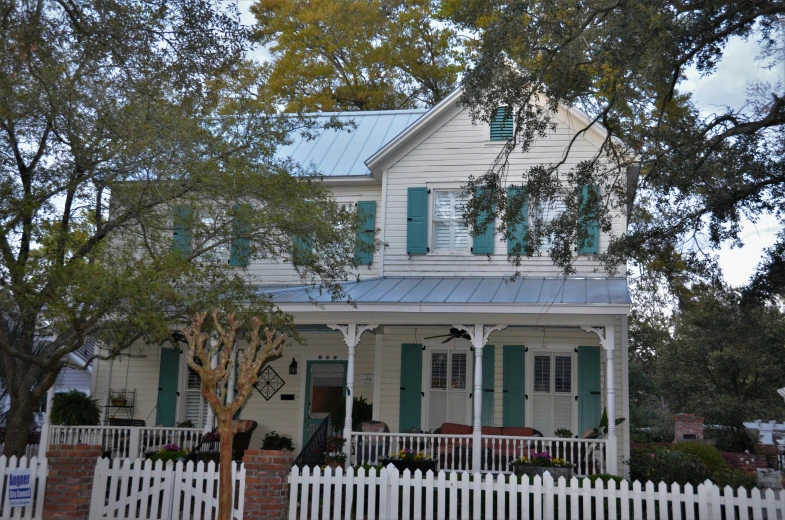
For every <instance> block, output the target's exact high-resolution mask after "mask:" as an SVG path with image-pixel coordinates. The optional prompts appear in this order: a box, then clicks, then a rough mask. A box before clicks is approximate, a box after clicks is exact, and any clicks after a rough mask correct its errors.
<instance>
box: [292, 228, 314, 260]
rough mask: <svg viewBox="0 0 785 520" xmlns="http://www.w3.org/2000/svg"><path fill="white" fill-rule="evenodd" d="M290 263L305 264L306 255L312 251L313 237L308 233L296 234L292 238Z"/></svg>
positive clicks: (308, 255)
mask: <svg viewBox="0 0 785 520" xmlns="http://www.w3.org/2000/svg"><path fill="white" fill-rule="evenodd" d="M293 242H294V246H293V249H292V263H293V264H294V265H305V264H307V263H308V257H310V256H311V254H312V253H313V237H312V236H311V235H310V234H308V235H301V236H296V237H294V239H293Z"/></svg>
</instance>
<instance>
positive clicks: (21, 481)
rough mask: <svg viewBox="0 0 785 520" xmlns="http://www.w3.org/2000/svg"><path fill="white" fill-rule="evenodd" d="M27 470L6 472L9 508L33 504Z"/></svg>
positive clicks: (30, 482)
mask: <svg viewBox="0 0 785 520" xmlns="http://www.w3.org/2000/svg"><path fill="white" fill-rule="evenodd" d="M32 482H33V481H32V479H31V478H30V470H29V469H17V470H13V471H9V472H8V505H9V506H11V507H22V506H30V505H32V504H33V486H32Z"/></svg>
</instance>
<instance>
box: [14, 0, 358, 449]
mask: <svg viewBox="0 0 785 520" xmlns="http://www.w3.org/2000/svg"><path fill="white" fill-rule="evenodd" d="M3 24H4V25H3V42H4V43H3V45H2V46H0V62H2V63H4V64H8V67H9V68H8V70H6V75H5V77H6V78H7V81H3V82H0V99H2V110H0V112H1V113H2V125H3V127H4V128H5V131H3V133H2V136H0V150H2V155H3V157H14V158H15V159H14V160H12V161H3V162H2V164H0V193H2V197H0V199H2V203H0V227H2V229H3V233H0V250H2V252H3V253H2V255H0V280H2V283H0V350H2V352H3V354H4V356H5V357H6V358H7V359H11V360H13V361H14V362H13V363H6V366H5V371H6V372H7V376H8V379H9V380H10V381H14V384H13V385H8V387H7V390H8V392H9V395H10V401H11V404H10V410H11V413H12V414H14V416H15V417H22V418H24V420H20V421H14V425H13V427H12V428H10V429H9V430H8V432H7V434H8V435H7V438H6V443H5V450H6V454H7V455H10V454H11V452H14V453H15V454H17V455H21V450H23V449H24V444H25V443H24V442H21V440H22V435H24V436H26V433H27V432H26V430H27V426H26V425H25V424H24V423H25V422H32V416H33V410H34V409H35V407H36V406H37V405H38V404H39V403H40V402H41V400H42V399H43V398H44V396H45V395H46V391H47V389H48V388H49V387H51V386H52V385H53V384H54V382H55V380H56V377H57V375H58V373H59V372H60V370H61V369H62V368H63V367H64V366H65V365H66V362H67V360H68V359H69V354H70V353H72V352H74V351H76V350H77V349H79V348H80V347H82V346H83V345H84V342H85V338H87V337H93V338H96V339H99V340H101V342H102V345H103V346H104V348H105V351H104V352H103V354H104V355H109V356H111V355H118V354H122V353H126V352H127V351H128V349H129V348H130V347H131V345H137V346H135V347H134V348H139V347H138V345H141V344H144V343H147V344H152V345H160V344H161V343H162V342H164V341H169V340H170V339H171V331H172V325H173V324H177V325H178V326H179V325H180V324H181V323H182V322H183V320H184V319H187V318H188V317H190V316H193V313H194V312H195V311H203V310H205V309H213V308H216V309H218V310H220V311H222V312H229V311H233V310H235V311H237V313H238V319H240V320H246V319H247V318H249V317H250V316H259V317H260V318H261V319H262V320H263V322H264V324H265V325H268V326H270V327H271V328H275V329H276V330H278V331H281V332H292V327H291V317H290V316H285V315H282V314H281V313H280V312H277V311H275V310H274V309H273V307H272V306H271V304H270V302H269V299H268V297H267V296H266V295H264V294H262V293H261V292H260V291H258V290H257V288H258V287H259V286H264V285H266V283H265V280H264V279H262V278H261V277H259V276H256V275H254V274H253V273H252V272H248V271H247V270H244V269H243V268H242V267H234V266H231V265H228V263H227V262H226V259H225V258H224V256H223V252H224V251H226V250H227V249H228V248H230V247H231V244H232V242H233V241H234V240H235V239H237V240H242V241H243V243H244V244H245V243H247V247H244V253H247V257H248V259H249V261H251V262H253V261H258V260H260V259H269V258H275V259H276V260H277V261H281V262H291V260H292V256H293V254H294V251H293V250H294V241H293V237H295V236H301V235H303V234H308V235H309V236H310V237H311V243H312V250H311V251H310V252H309V254H308V255H306V258H305V259H304V261H302V262H300V263H299V264H298V266H297V272H298V274H299V275H300V277H301V278H302V279H303V281H304V282H306V283H315V284H317V285H321V286H322V287H323V288H324V289H325V290H327V291H328V292H333V293H338V292H340V290H341V289H340V285H339V281H342V280H345V279H347V278H349V273H350V272H351V269H352V267H353V265H354V242H355V237H354V225H355V222H356V220H357V216H356V214H355V212H354V211H353V210H351V209H347V208H345V207H343V206H342V205H338V204H337V203H335V201H334V199H333V197H332V196H331V194H330V193H329V191H328V190H326V189H325V188H324V186H323V185H322V183H321V182H320V181H318V179H317V178H316V176H315V172H313V171H312V170H311V169H310V168H309V167H302V166H300V165H297V164H293V163H291V162H289V161H283V160H279V159H276V158H275V157H274V151H275V150H276V149H277V148H278V147H279V146H280V145H281V144H282V143H284V142H286V140H287V139H288V135H289V134H290V133H291V132H293V131H302V132H305V133H309V132H312V131H313V130H314V129H315V123H314V121H312V120H305V119H299V118H296V117H284V116H281V115H278V114H276V112H277V105H274V104H269V103H268V100H267V98H265V97H264V95H263V94H264V91H265V89H264V81H265V74H266V73H265V70H264V68H263V67H258V66H256V65H255V64H253V63H251V62H248V61H247V60H245V59H244V53H245V51H246V50H248V48H249V46H250V42H249V41H248V29H247V28H246V27H244V26H243V25H241V24H240V22H239V17H237V16H236V6H233V5H229V4H224V3H220V2H212V1H209V0H193V1H191V0H173V1H171V2H166V8H160V5H158V4H155V3H150V2H146V3H145V2H142V3H139V2H136V1H133V0H119V1H114V2H82V3H78V4H65V3H62V2H58V1H55V0H44V1H42V2H41V3H40V4H39V5H37V6H34V7H31V4H29V2H14V3H11V4H9V5H8V8H7V9H4V11H3ZM20 56H24V59H20ZM182 207H187V208H189V209H188V211H185V212H180V213H179V214H180V215H181V216H182V217H183V218H181V219H179V220H178V222H177V224H175V221H174V218H173V217H174V214H175V208H182ZM235 220H237V221H238V222H242V223H243V225H242V226H236V225H235V224H234V221H235ZM186 229H187V230H188V236H185V237H183V236H181V235H179V233H181V232H185V231H184V230H186ZM175 231H177V232H178V237H179V238H181V239H182V240H180V241H179V242H178V243H179V244H180V245H181V246H183V251H173V237H174V232H175ZM189 238H190V240H189ZM110 246H111V247H110ZM244 256H245V255H244ZM195 288H198V290H196V289H195ZM246 323H250V320H249V321H246ZM14 328H18V329H19V331H20V332H19V334H12V333H11V331H12V330H13V329H14ZM44 337H45V338H54V339H53V340H52V341H48V340H47V341H42V340H41V338H44ZM14 338H16V339H14ZM31 357H33V358H34V361H35V362H33V361H31V359H30V358H31ZM22 427H24V428H23V429H24V431H23V432H22V431H21V429H20V428H22ZM16 430H19V431H16Z"/></svg>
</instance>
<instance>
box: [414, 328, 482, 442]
mask: <svg viewBox="0 0 785 520" xmlns="http://www.w3.org/2000/svg"><path fill="white" fill-rule="evenodd" d="M441 351H446V352H448V353H449V354H448V357H447V387H448V388H447V389H446V390H444V391H445V392H447V394H448V400H447V409H448V410H449V409H450V404H451V401H450V400H451V399H452V395H449V394H453V393H455V394H458V393H464V395H465V399H466V408H465V411H464V414H465V417H466V420H465V421H464V423H465V424H469V425H470V424H472V399H471V398H470V397H469V395H470V394H471V393H472V392H473V385H474V357H473V356H472V355H471V354H472V352H471V349H470V344H469V342H468V341H466V340H453V341H452V342H450V343H445V344H440V343H439V342H436V343H433V344H426V345H425V349H424V350H423V361H422V364H423V368H424V370H423V371H422V389H423V391H424V392H425V403H424V406H423V407H422V412H421V417H420V424H422V425H423V430H425V431H433V430H435V429H436V428H439V427H440V426H441V424H430V409H431V354H432V352H441ZM453 352H460V353H465V354H466V388H465V389H464V390H455V391H453V390H451V389H450V388H449V387H450V381H451V379H452V373H451V368H452V365H451V360H452V353H453ZM434 391H436V392H442V390H434ZM448 420H449V418H448ZM453 422H454V421H453Z"/></svg>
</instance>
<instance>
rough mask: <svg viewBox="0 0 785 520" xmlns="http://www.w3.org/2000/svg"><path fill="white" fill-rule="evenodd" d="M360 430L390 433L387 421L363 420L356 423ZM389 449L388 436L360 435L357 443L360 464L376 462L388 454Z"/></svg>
mask: <svg viewBox="0 0 785 520" xmlns="http://www.w3.org/2000/svg"><path fill="white" fill-rule="evenodd" d="M358 427H359V428H358V429H359V431H361V432H367V433H390V428H389V426H387V423H384V422H382V421H363V422H361V423H360V424H359V425H358ZM389 450H390V438H389V437H383V438H381V439H379V438H378V437H377V438H371V439H366V438H365V437H360V442H358V443H357V451H358V452H359V453H357V454H356V455H357V456H358V459H359V463H360V464H372V463H374V462H378V460H379V459H380V458H382V457H385V456H388V455H389V454H390V453H389Z"/></svg>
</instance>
